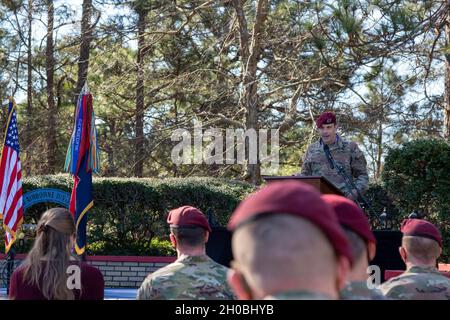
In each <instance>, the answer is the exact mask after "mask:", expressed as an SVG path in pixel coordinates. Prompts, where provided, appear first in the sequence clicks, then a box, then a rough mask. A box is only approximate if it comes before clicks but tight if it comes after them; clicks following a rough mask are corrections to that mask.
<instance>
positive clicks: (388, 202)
mask: <svg viewBox="0 0 450 320" xmlns="http://www.w3.org/2000/svg"><path fill="white" fill-rule="evenodd" d="M365 197H366V200H367V201H368V203H369V205H370V208H369V209H368V210H367V212H368V214H369V219H370V222H371V225H372V228H373V229H385V228H386V225H385V224H384V222H385V220H383V219H382V218H381V217H380V216H381V215H382V214H383V212H384V211H386V214H387V215H388V218H389V219H390V220H391V221H392V223H393V224H394V225H395V226H398V225H399V220H400V219H402V217H401V216H400V214H399V211H398V209H397V208H396V207H395V206H394V204H393V202H392V199H391V197H390V196H389V195H388V193H387V191H386V189H385V188H383V186H382V185H380V184H371V185H370V186H369V190H367V192H366V194H365Z"/></svg>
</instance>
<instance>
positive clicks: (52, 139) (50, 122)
mask: <svg viewBox="0 0 450 320" xmlns="http://www.w3.org/2000/svg"><path fill="white" fill-rule="evenodd" d="M53 19H54V6H53V0H47V48H46V62H45V64H46V69H47V72H46V73H47V106H48V119H47V168H46V173H47V174H51V173H54V172H55V169H56V152H57V142H56V117H57V110H56V105H55V98H54V92H53V76H54V69H55V61H54V56H53V54H54V52H53V51H54V48H53Z"/></svg>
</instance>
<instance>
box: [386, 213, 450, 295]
mask: <svg viewBox="0 0 450 320" xmlns="http://www.w3.org/2000/svg"><path fill="white" fill-rule="evenodd" d="M401 232H402V233H403V238H402V246H401V247H400V255H401V257H402V259H403V261H404V262H405V264H406V271H405V272H404V273H402V274H401V275H399V276H398V277H394V278H391V279H389V280H388V281H386V282H385V283H383V284H382V285H381V286H380V290H381V291H382V292H383V294H384V295H386V296H387V297H389V298H392V299H401V300H450V279H449V278H447V277H445V276H444V275H442V274H441V273H440V272H439V271H438V270H437V268H436V261H437V259H438V258H439V256H440V255H441V252H442V237H441V234H440V232H439V230H438V228H436V226H434V225H433V224H432V223H430V222H428V221H425V220H419V219H407V220H404V221H403V222H402V226H401Z"/></svg>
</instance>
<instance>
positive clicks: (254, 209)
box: [228, 181, 353, 264]
mask: <svg viewBox="0 0 450 320" xmlns="http://www.w3.org/2000/svg"><path fill="white" fill-rule="evenodd" d="M273 214H290V215H293V216H296V217H299V218H303V219H306V220H308V221H310V222H311V223H313V224H314V225H315V226H317V227H318V228H319V229H320V230H321V231H322V232H323V233H324V235H325V236H326V237H327V238H328V240H329V243H330V244H331V245H332V246H333V248H334V251H335V252H336V255H337V256H345V257H347V258H348V260H349V261H350V263H351V264H352V263H353V260H352V255H351V250H350V245H349V243H348V240H347V238H346V236H345V234H344V232H343V231H342V229H341V226H340V225H339V222H338V220H337V217H336V215H335V214H334V212H333V209H332V208H331V207H330V206H329V205H328V204H327V203H326V202H325V201H323V200H322V199H321V197H320V193H319V192H318V191H317V190H316V189H314V188H313V187H311V186H309V185H307V184H305V183H302V182H298V181H282V182H272V183H270V184H268V185H267V186H265V187H263V188H261V189H260V190H259V191H257V192H255V193H253V194H251V195H250V196H248V197H247V198H246V199H245V200H243V201H242V202H241V203H240V204H239V206H238V207H237V208H236V210H235V211H234V212H233V214H232V216H231V218H230V221H229V222H228V229H229V230H230V231H234V230H236V229H237V228H240V227H241V226H242V225H244V224H246V223H248V222H250V221H254V220H257V219H260V218H263V217H265V216H268V215H273Z"/></svg>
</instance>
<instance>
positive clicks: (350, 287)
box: [340, 281, 386, 300]
mask: <svg viewBox="0 0 450 320" xmlns="http://www.w3.org/2000/svg"><path fill="white" fill-rule="evenodd" d="M340 297H341V300H386V297H385V296H384V295H383V293H382V292H381V291H380V290H378V289H369V288H368V287H367V282H366V281H352V282H350V283H348V284H347V285H346V286H345V287H344V289H342V290H341V292H340Z"/></svg>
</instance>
